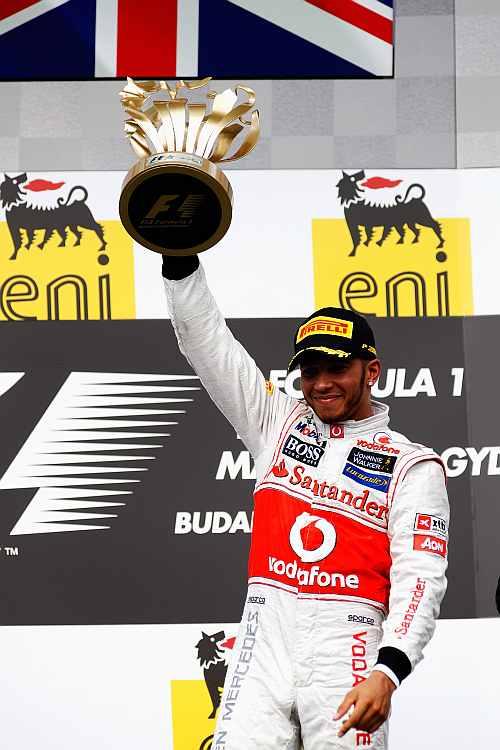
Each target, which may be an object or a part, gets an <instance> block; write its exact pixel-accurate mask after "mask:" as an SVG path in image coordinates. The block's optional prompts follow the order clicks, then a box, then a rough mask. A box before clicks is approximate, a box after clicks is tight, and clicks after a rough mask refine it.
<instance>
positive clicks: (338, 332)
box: [296, 316, 352, 344]
mask: <svg viewBox="0 0 500 750" xmlns="http://www.w3.org/2000/svg"><path fill="white" fill-rule="evenodd" d="M316 334H318V335H320V334H321V335H323V336H324V335H325V334H326V335H327V336H344V337H345V338H347V339H352V321H350V320H340V319H339V318H329V317H328V316H318V317H317V318H311V320H308V321H307V323H304V325H302V326H300V328H299V330H298V333H297V339H296V343H297V344H298V343H299V341H302V339H304V338H305V337H306V336H313V335H316Z"/></svg>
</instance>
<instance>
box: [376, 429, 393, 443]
mask: <svg viewBox="0 0 500 750" xmlns="http://www.w3.org/2000/svg"><path fill="white" fill-rule="evenodd" d="M373 440H374V441H375V442H376V443H382V445H387V443H390V442H391V438H390V436H389V435H388V434H387V432H377V434H376V435H374V436H373Z"/></svg>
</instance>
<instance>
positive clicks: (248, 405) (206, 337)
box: [163, 256, 291, 458]
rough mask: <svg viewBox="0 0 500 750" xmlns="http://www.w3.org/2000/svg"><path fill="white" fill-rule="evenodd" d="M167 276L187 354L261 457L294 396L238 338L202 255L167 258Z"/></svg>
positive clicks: (175, 321)
mask: <svg viewBox="0 0 500 750" xmlns="http://www.w3.org/2000/svg"><path fill="white" fill-rule="evenodd" d="M163 276H164V278H165V290H166V294H167V304H168V309H169V313H170V316H171V319H172V325H173V327H174V331H175V334H176V336H177V341H178V343H179V348H180V350H181V352H182V353H183V354H184V356H185V357H186V359H187V360H188V362H189V363H190V365H191V366H192V368H193V370H194V371H195V372H196V374H197V375H198V376H199V378H200V380H201V382H202V384H203V386H204V387H205V389H206V390H207V392H208V394H209V395H210V398H211V399H212V400H213V401H214V403H215V404H216V406H217V407H218V408H219V409H220V410H221V412H222V413H223V414H224V416H225V417H226V418H227V419H228V420H229V422H231V424H232V425H233V427H234V428H235V430H236V431H237V433H238V434H239V436H240V437H241V439H242V440H243V442H244V443H245V445H246V446H247V447H248V449H249V451H250V452H251V453H252V455H253V456H254V458H255V457H256V456H258V455H259V454H260V452H261V451H262V450H263V448H264V445H265V444H266V442H267V439H268V437H269V435H270V433H271V432H272V431H273V430H274V429H275V426H276V424H277V422H279V421H280V419H282V418H283V417H284V416H285V414H286V411H287V409H288V408H289V404H290V401H291V399H288V398H287V397H286V396H284V395H283V394H282V393H280V392H279V391H278V389H277V388H276V389H274V388H273V387H272V386H270V384H268V383H267V382H266V380H265V378H264V376H263V374H262V372H261V371H260V369H259V368H258V367H257V365H256V363H255V362H254V360H253V359H252V357H251V356H250V355H249V354H248V352H247V351H246V350H245V349H244V348H243V347H242V346H241V344H240V343H239V342H238V341H236V339H235V338H234V336H233V334H232V333H231V331H230V330H229V328H228V327H227V325H226V322H225V320H224V318H223V317H222V314H221V312H220V311H219V309H218V307H217V305H216V303H215V300H214V298H213V296H212V294H211V292H210V290H209V289H208V286H207V284H206V279H205V273H204V270H203V268H202V266H201V265H200V264H199V261H198V258H197V257H196V256H190V257H187V258H173V257H167V258H166V259H165V260H164V263H163Z"/></svg>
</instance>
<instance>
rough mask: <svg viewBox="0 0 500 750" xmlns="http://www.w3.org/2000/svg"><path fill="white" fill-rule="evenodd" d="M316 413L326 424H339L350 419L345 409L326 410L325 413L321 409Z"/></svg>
mask: <svg viewBox="0 0 500 750" xmlns="http://www.w3.org/2000/svg"><path fill="white" fill-rule="evenodd" d="M314 411H315V413H316V415H317V416H318V417H319V419H321V421H322V422H324V423H325V424H337V423H338V422H345V420H346V419H348V417H347V416H346V413H345V410H344V409H325V411H324V412H323V411H322V410H321V409H318V410H316V409H315V410H314Z"/></svg>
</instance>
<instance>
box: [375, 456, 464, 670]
mask: <svg viewBox="0 0 500 750" xmlns="http://www.w3.org/2000/svg"><path fill="white" fill-rule="evenodd" d="M402 474H404V476H403V475H402V476H400V477H398V478H396V481H397V482H398V486H397V488H396V490H395V492H394V494H393V498H392V507H391V510H390V513H389V529H388V531H389V539H390V553H391V558H392V566H391V574H390V578H391V589H390V596H389V614H388V617H387V620H386V622H385V624H384V636H383V638H382V642H381V644H380V651H379V655H378V660H377V664H376V665H375V667H374V668H375V669H378V670H380V671H383V672H385V673H386V674H387V675H388V676H389V677H390V678H391V679H392V680H393V681H394V682H395V684H396V685H399V683H400V682H401V680H403V679H404V678H405V677H406V676H407V675H408V674H409V673H410V672H411V671H412V669H413V668H414V667H415V666H416V664H418V662H419V661H420V660H421V659H422V658H423V655H422V650H423V648H424V647H425V646H426V644H427V643H428V642H429V640H430V639H431V637H432V635H433V633H434V630H435V627H436V619H437V617H438V615H439V608H440V605H441V600H442V599H443V596H444V594H445V591H446V585H447V582H446V576H445V572H446V568H447V546H448V539H447V537H448V524H449V516H450V510H449V503H448V496H447V492H446V480H445V475H444V468H443V466H442V464H441V463H440V461H439V459H438V456H436V458H435V460H421V461H418V462H416V463H413V465H411V467H410V468H409V469H408V470H407V471H406V473H404V472H402Z"/></svg>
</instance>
